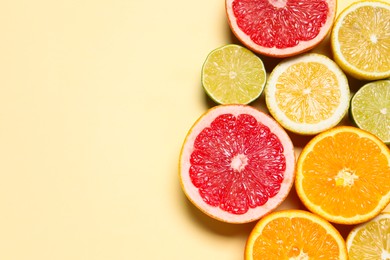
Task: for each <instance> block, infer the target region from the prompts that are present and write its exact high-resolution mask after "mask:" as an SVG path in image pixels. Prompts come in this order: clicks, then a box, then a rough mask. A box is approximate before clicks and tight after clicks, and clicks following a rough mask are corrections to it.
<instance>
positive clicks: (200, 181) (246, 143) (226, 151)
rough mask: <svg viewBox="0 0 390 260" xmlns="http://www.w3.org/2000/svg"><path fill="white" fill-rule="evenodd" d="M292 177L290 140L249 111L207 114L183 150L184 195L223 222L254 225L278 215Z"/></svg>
mask: <svg viewBox="0 0 390 260" xmlns="http://www.w3.org/2000/svg"><path fill="white" fill-rule="evenodd" d="M294 176H295V154H294V148H293V144H292V142H291V140H290V138H289V136H288V135H287V133H286V132H285V131H284V129H283V128H282V127H281V126H280V125H279V124H278V123H277V122H276V121H274V120H273V119H272V118H271V117H270V116H268V115H267V114H265V113H263V112H261V111H260V110H257V109H255V108H253V107H251V106H247V105H220V106H216V107H213V108H211V109H209V110H208V111H207V112H205V113H204V114H203V115H202V116H201V117H200V118H199V119H198V120H197V121H196V122H195V123H194V125H193V126H192V128H191V129H190V131H189V132H188V134H187V137H186V138H185V140H184V143H183V146H182V149H181V154H180V161H179V177H180V181H181V184H182V188H183V191H184V193H185V194H186V195H187V197H188V199H189V200H190V201H191V202H192V203H193V204H194V205H195V206H196V207H198V208H199V209H200V210H201V211H203V212H204V213H206V214H207V215H209V216H211V217H213V218H215V219H218V220H221V221H224V222H230V223H245V222H250V221H254V220H257V219H259V218H260V217H262V216H263V215H265V214H267V213H268V212H270V211H271V210H273V209H275V208H276V207H277V206H278V205H279V204H280V203H281V202H283V201H284V199H285V198H286V196H287V194H288V193H289V191H290V189H291V186H292V184H293V181H294Z"/></svg>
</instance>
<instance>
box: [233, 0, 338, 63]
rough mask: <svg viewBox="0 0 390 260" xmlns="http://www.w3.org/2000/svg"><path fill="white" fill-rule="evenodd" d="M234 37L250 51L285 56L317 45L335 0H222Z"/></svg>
mask: <svg viewBox="0 0 390 260" xmlns="http://www.w3.org/2000/svg"><path fill="white" fill-rule="evenodd" d="M226 14H227V18H228V21H229V25H230V28H231V30H232V32H233V33H234V34H235V35H236V37H237V38H238V39H239V40H240V41H241V42H242V43H243V44H245V45H246V46H247V47H248V48H249V49H251V50H253V51H254V52H257V53H260V54H263V55H266V56H272V57H289V56H293V55H296V54H299V53H302V52H305V51H307V50H310V49H312V48H314V47H315V46H317V45H318V44H319V43H320V42H321V41H322V40H323V39H324V38H325V37H326V36H327V35H328V33H329V31H330V29H331V27H332V25H333V22H334V19H335V15H336V1H335V0H314V1H313V0H301V1H286V0H226Z"/></svg>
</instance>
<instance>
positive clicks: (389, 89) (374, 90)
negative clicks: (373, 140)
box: [350, 80, 390, 144]
mask: <svg viewBox="0 0 390 260" xmlns="http://www.w3.org/2000/svg"><path fill="white" fill-rule="evenodd" d="M350 109H351V116H352V119H353V121H354V122H355V124H356V125H357V126H358V127H359V128H361V129H363V130H366V131H369V132H371V133H372V134H374V135H376V136H377V137H379V138H380V139H381V140H382V141H383V142H385V143H386V144H390V80H378V81H373V82H370V83H367V84H365V85H364V86H362V87H361V88H360V89H359V90H358V91H357V92H356V93H355V95H354V96H353V97H352V100H351V107H350Z"/></svg>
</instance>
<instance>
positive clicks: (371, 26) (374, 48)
mask: <svg viewBox="0 0 390 260" xmlns="http://www.w3.org/2000/svg"><path fill="white" fill-rule="evenodd" d="M389 17H390V4H388V3H385V2H382V1H359V2H356V3H353V4H351V5H350V6H349V7H347V8H346V9H344V10H343V12H341V14H340V15H339V16H338V17H337V20H336V22H335V25H334V27H333V29H332V37H331V47H332V51H333V55H334V59H335V61H336V62H337V63H338V64H339V65H340V67H341V68H342V69H343V70H345V71H346V72H347V73H349V74H350V75H352V76H354V77H356V78H358V79H365V80H377V79H384V78H387V77H389V76H390V25H389Z"/></svg>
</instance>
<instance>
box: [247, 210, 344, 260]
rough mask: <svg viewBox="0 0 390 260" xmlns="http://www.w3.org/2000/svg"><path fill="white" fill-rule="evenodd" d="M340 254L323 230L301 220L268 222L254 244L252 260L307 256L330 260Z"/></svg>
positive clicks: (311, 222) (336, 245)
mask: <svg viewBox="0 0 390 260" xmlns="http://www.w3.org/2000/svg"><path fill="white" fill-rule="evenodd" d="M275 230H280V232H275ZM339 252H340V248H339V246H338V244H337V242H336V241H335V240H334V238H333V237H332V236H331V235H330V234H329V233H328V232H327V231H326V229H325V228H324V227H322V226H321V225H319V224H318V223H315V222H313V221H310V220H308V219H305V218H300V217H295V218H287V217H283V218H277V219H274V220H272V221H270V222H269V223H268V224H267V226H266V227H264V229H263V230H262V235H261V236H259V237H258V238H257V239H256V241H255V242H254V245H253V258H254V259H306V258H304V256H305V255H306V256H307V257H310V259H329V260H332V259H339ZM299 257H301V258H299Z"/></svg>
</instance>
